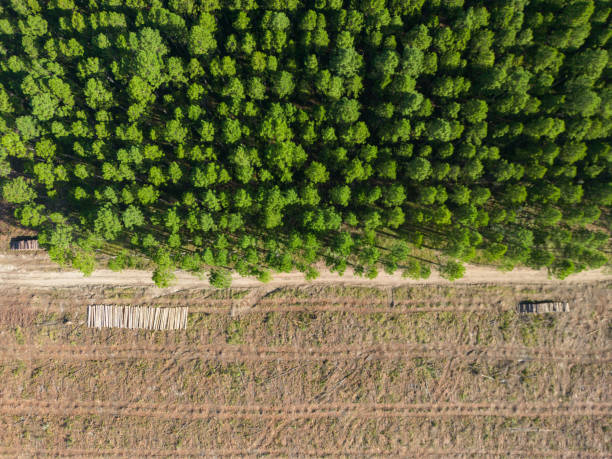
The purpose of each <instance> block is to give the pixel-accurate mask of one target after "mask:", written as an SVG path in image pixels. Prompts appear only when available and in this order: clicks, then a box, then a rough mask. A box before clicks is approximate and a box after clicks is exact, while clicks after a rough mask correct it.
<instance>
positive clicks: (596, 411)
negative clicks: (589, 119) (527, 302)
mask: <svg viewBox="0 0 612 459" xmlns="http://www.w3.org/2000/svg"><path fill="white" fill-rule="evenodd" d="M608 287H609V286H608V284H606V283H598V284H584V285H572V286H562V287H559V286H550V285H523V286H521V285H505V286H492V285H479V286H450V287H449V286H435V285H433V286H418V287H409V288H404V287H402V288H397V289H394V291H393V292H392V294H390V292H389V290H388V289H380V290H379V289H372V288H368V289H365V288H357V287H342V288H335V287H324V288H322V287H317V288H300V289H278V290H275V291H271V292H269V291H268V292H266V291H263V292H262V291H250V290H246V289H232V290H228V291H218V290H202V289H190V290H182V291H178V292H173V293H170V294H166V295H163V296H159V291H158V290H155V289H148V288H145V287H130V288H116V287H115V288H101V287H97V288H90V289H78V290H77V289H70V288H68V289H36V290H28V289H23V288H11V289H9V288H4V289H1V290H0V293H2V295H1V297H0V346H1V347H2V349H3V353H2V356H1V358H0V381H2V385H1V387H0V455H4V456H7V457H19V456H20V455H21V456H23V457H28V456H32V455H49V456H73V457H84V456H94V457H98V456H105V455H108V456H117V457H137V456H158V457H191V456H200V455H211V456H224V455H227V456H235V455H257V456H269V457H279V456H280V457H283V456H292V457H293V456H315V457H323V456H346V457H354V456H360V455H361V456H381V455H396V456H427V455H443V456H448V455H453V454H454V455H458V456H474V455H476V456H478V455H484V456H495V455H498V456H508V455H513V454H518V455H522V456H537V455H544V456H555V455H579V454H583V455H592V456H596V455H601V456H608V455H610V454H611V453H612V439H611V437H610V422H609V421H610V416H611V415H612V403H611V401H610V396H609V394H610V387H611V384H610V383H611V375H612V349H611V347H610V342H611V341H610V340H611V339H612V319H611V316H610V310H609V305H610V304H612V289H610V288H608ZM553 296H555V297H562V298H564V299H568V300H570V301H571V302H572V303H573V304H572V311H571V312H570V313H565V314H557V315H544V316H520V315H518V314H517V313H516V312H515V310H514V305H515V304H516V302H517V301H518V300H521V299H525V298H530V299H541V298H549V297H553ZM95 302H107V303H110V302H125V303H132V304H177V305H178V304H181V305H187V306H190V308H191V310H194V311H196V312H193V313H192V314H190V317H189V328H188V330H187V331H186V332H176V331H161V332H160V331H157V332H153V331H135V330H91V329H88V328H86V327H85V326H84V324H83V322H84V320H85V311H86V308H85V306H86V304H89V303H95ZM245 305H246V306H245ZM237 307H240V308H241V309H240V311H241V314H239V315H236V314H233V315H232V311H233V312H235V311H236V308H237ZM436 308H437V309H436ZM247 312H248V313H247Z"/></svg>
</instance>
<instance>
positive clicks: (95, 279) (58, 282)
mask: <svg viewBox="0 0 612 459" xmlns="http://www.w3.org/2000/svg"><path fill="white" fill-rule="evenodd" d="M32 261H35V262H34V263H32ZM37 263H40V264H41V266H45V267H48V266H47V265H49V262H48V261H46V260H43V259H40V260H39V259H36V260H31V259H28V258H27V257H24V256H23V255H6V254H2V255H0V286H2V285H20V286H31V287H46V286H53V287H67V286H77V285H83V286H85V285H146V286H152V285H153V281H152V280H151V273H150V272H148V271H137V270H125V271H122V272H120V273H116V272H114V271H110V270H105V269H100V270H97V271H94V272H93V274H92V275H91V276H89V277H84V276H83V275H82V274H81V273H80V272H78V271H69V270H62V271H50V270H41V268H39V267H38V266H37ZM601 280H612V274H610V273H609V272H607V271H605V270H604V269H597V270H591V271H585V272H582V273H578V274H575V275H572V276H569V277H568V278H567V279H566V280H565V281H563V282H593V281H601ZM559 282H562V281H559V280H558V279H552V278H550V277H549V275H548V273H547V271H546V270H533V269H527V268H518V269H514V270H512V271H509V272H502V271H498V270H496V269H493V268H490V267H486V266H475V265H467V266H466V270H465V276H464V277H463V278H462V279H459V280H457V281H455V282H454V283H455V284H482V283H496V284H498V283H539V284H543V283H559ZM449 283H450V282H449V281H447V280H446V279H443V278H442V277H440V275H439V274H438V273H437V272H432V274H431V276H430V277H429V279H421V280H414V279H407V278H404V277H402V276H401V273H396V274H386V273H384V272H383V273H380V274H379V275H378V277H377V278H376V279H367V278H364V277H360V276H356V275H355V274H354V273H353V272H352V271H351V270H350V269H349V270H347V272H346V273H345V274H344V276H339V275H338V274H337V273H331V272H329V271H328V270H322V271H321V275H320V276H319V277H318V278H317V279H315V280H312V281H306V280H305V279H304V275H303V274H302V273H300V272H292V273H280V274H276V275H274V276H273V277H272V280H271V281H270V282H268V283H267V284H263V283H261V282H259V281H258V280H257V279H254V278H251V277H240V276H239V275H237V274H235V275H234V276H233V280H232V287H238V288H247V287H262V286H264V285H265V286H266V287H270V288H272V287H286V286H299V285H309V284H310V285H313V284H350V285H364V286H368V285H369V286H400V285H409V284H449ZM209 285H210V284H209V283H208V281H207V280H205V279H202V280H201V279H198V278H197V277H194V276H192V275H190V274H189V273H186V272H182V271H177V272H176V281H175V282H174V284H173V286H172V287H170V288H171V289H172V288H175V289H176V288H189V287H191V288H193V287H207V286H209ZM160 290H162V289H160Z"/></svg>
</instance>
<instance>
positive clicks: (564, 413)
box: [0, 398, 612, 421]
mask: <svg viewBox="0 0 612 459" xmlns="http://www.w3.org/2000/svg"><path fill="white" fill-rule="evenodd" d="M0 413H3V414H6V415H25V414H32V413H36V415H38V416H41V415H50V416H51V415H61V416H88V415H96V416H121V417H146V418H150V419H154V418H157V419H178V420H183V421H187V420H201V419H211V418H214V419H238V418H240V419H250V420H263V419H275V420H288V419H321V418H342V417H351V418H359V419H381V418H414V417H434V418H439V417H461V416H470V417H473V416H498V417H515V418H516V417H519V418H525V417H568V416H569V417H576V416H579V417H585V416H588V417H594V416H596V417H599V416H611V415H612V402H572V403H550V402H532V403H519V404H511V403H503V402H497V403H435V404H433V403H415V404H401V403H361V404H359V403H318V404H302V405H297V404H296V405H282V406H266V405H255V404H253V405H215V404H168V403H158V404H152V403H132V402H124V401H99V400H96V401H86V400H32V399H7V398H0Z"/></svg>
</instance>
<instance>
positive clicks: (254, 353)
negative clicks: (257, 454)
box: [0, 343, 612, 363]
mask: <svg viewBox="0 0 612 459" xmlns="http://www.w3.org/2000/svg"><path fill="white" fill-rule="evenodd" d="M364 356H368V357H369V358H374V359H379V360H393V359H402V358H412V357H426V358H441V359H449V358H464V359H465V358H469V359H476V358H486V359H492V360H525V361H531V360H537V361H559V362H574V363H608V362H612V348H606V349H599V350H596V351H591V352H578V351H576V350H575V349H559V348H554V349H548V348H530V347H524V346H469V345H449V344H446V345H435V344H407V343H397V344H377V345H353V346H322V347H320V348H303V347H295V346H246V345H217V346H172V345H155V344H147V343H145V344H124V345H99V346H97V345H69V344H50V345H45V346H43V347H34V346H27V345H21V346H19V345H17V346H7V347H5V348H3V350H2V353H0V361H11V360H16V359H19V360H49V359H50V360H76V361H87V360H131V359H150V360H154V359H162V360H174V361H188V360H194V359H203V360H221V361H232V362H235V361H240V362H245V361H258V362H265V361H323V360H330V361H350V360H356V359H359V358H362V357H364Z"/></svg>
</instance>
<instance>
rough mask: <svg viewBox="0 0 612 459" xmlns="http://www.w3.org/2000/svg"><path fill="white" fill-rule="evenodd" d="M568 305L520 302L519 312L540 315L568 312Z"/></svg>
mask: <svg viewBox="0 0 612 459" xmlns="http://www.w3.org/2000/svg"><path fill="white" fill-rule="evenodd" d="M569 310H570V308H569V303H567V302H563V301H521V302H520V303H519V305H518V311H519V312H532V313H536V314H542V313H546V312H569Z"/></svg>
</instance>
